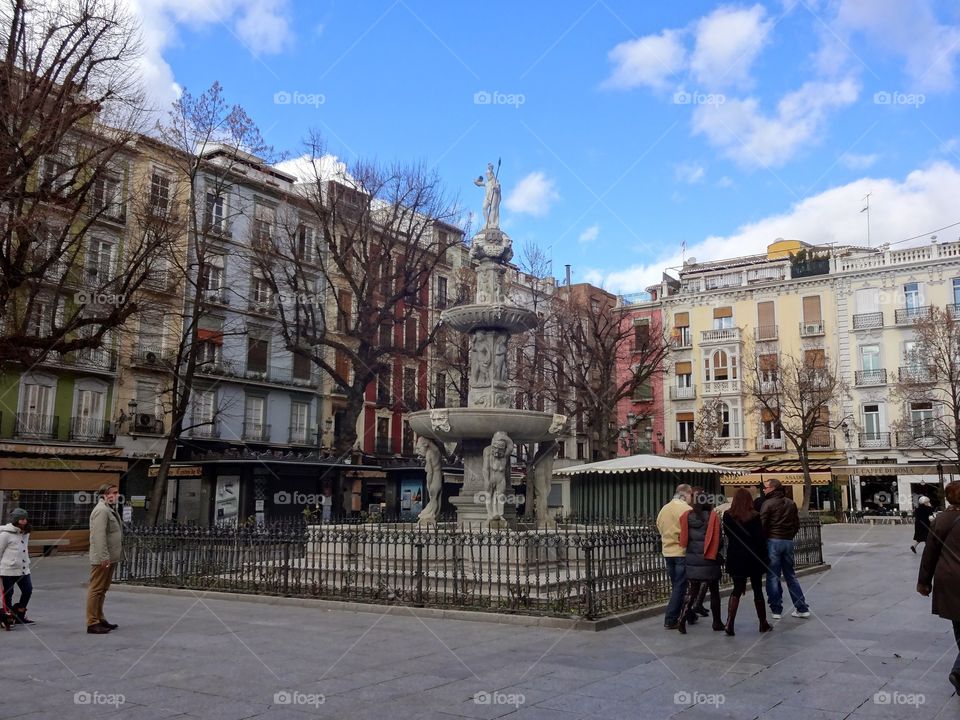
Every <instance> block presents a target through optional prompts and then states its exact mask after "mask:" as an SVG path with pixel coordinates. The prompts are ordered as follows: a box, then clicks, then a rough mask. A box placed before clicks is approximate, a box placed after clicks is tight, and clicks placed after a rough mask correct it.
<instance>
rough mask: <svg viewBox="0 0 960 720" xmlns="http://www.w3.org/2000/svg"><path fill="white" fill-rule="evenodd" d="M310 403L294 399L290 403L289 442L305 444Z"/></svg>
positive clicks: (307, 434)
mask: <svg viewBox="0 0 960 720" xmlns="http://www.w3.org/2000/svg"><path fill="white" fill-rule="evenodd" d="M309 423H310V403H305V402H297V401H294V402H292V403H290V442H291V443H300V444H306V443H307V442H309V440H308V437H309V434H310V433H309Z"/></svg>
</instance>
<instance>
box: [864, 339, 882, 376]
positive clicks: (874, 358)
mask: <svg viewBox="0 0 960 720" xmlns="http://www.w3.org/2000/svg"><path fill="white" fill-rule="evenodd" d="M860 369H861V370H880V369H881V367H880V346H879V345H861V346H860Z"/></svg>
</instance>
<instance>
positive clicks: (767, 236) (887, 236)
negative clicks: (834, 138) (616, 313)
mask: <svg viewBox="0 0 960 720" xmlns="http://www.w3.org/2000/svg"><path fill="white" fill-rule="evenodd" d="M868 192H869V193H872V194H871V197H870V199H871V203H870V226H871V240H872V243H873V245H874V246H876V245H879V244H882V243H887V242H897V241H898V240H903V239H904V238H908V237H913V236H914V235H918V234H920V233H924V232H926V231H928V230H934V229H936V228H938V227H942V226H943V225H947V224H949V223H951V222H954V221H956V219H957V217H956V212H957V211H956V198H957V197H958V196H960V166H956V165H951V164H949V163H946V162H937V163H934V164H932V165H930V166H929V167H926V168H924V169H920V170H914V171H913V172H911V173H910V174H909V175H907V177H906V178H904V179H903V180H902V181H900V180H896V179H893V178H861V179H859V180H856V181H854V182H851V183H847V184H846V185H842V186H839V187H835V188H831V189H829V190H826V191H824V192H822V193H820V194H819V195H814V196H812V197H809V198H806V199H805V200H802V201H800V202H798V203H795V204H794V205H793V206H791V207H790V208H789V209H788V210H786V211H785V212H783V213H779V214H776V215H771V216H769V217H766V218H763V219H761V220H758V221H757V222H754V223H749V224H747V225H743V226H741V227H739V228H737V231H736V232H735V233H733V234H731V235H725V236H717V235H714V236H710V237H707V238H705V239H703V240H701V241H700V242H698V243H695V244H692V245H691V246H690V247H688V248H687V258H690V257H695V258H697V260H699V261H706V260H718V259H723V258H731V257H739V256H741V255H750V254H753V253H762V252H764V251H765V250H766V247H767V245H769V244H770V243H772V242H773V241H774V240H776V239H777V238H778V237H784V238H795V239H797V240H802V241H804V242H807V243H810V244H812V245H822V244H826V243H839V244H845V245H864V244H866V218H865V216H864V215H863V214H861V213H860V209H861V207H862V206H863V204H862V198H863V196H864V195H866V194H867V193H868ZM958 235H960V233H958V232H957V229H956V228H952V229H951V230H949V231H945V232H944V233H940V238H939V239H940V241H941V242H950V241H954V240H957V239H958ZM927 242H929V240H928V239H927V238H922V239H918V240H916V241H914V242H913V243H911V244H914V245H917V244H925V243H927ZM900 247H904V246H903V245H901V246H900ZM680 264H681V254H680V252H679V248H677V250H676V251H675V252H673V253H670V254H665V255H663V256H661V257H659V258H656V259H654V260H653V261H651V262H650V263H648V264H645V265H635V266H633V267H629V268H626V269H623V270H616V271H614V272H610V273H607V274H606V275H604V276H603V277H602V278H601V280H600V282H598V283H595V284H597V285H604V286H605V287H606V288H607V289H608V290H610V291H612V292H622V293H626V292H635V291H638V290H643V289H644V288H645V287H647V286H648V285H651V284H653V283H656V282H659V280H660V274H661V273H662V272H663V269H664V268H668V267H679V266H680Z"/></svg>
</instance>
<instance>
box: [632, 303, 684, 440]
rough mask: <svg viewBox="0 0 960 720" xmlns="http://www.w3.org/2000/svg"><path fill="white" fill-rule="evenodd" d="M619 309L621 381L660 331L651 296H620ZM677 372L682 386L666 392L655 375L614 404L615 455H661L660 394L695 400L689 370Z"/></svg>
mask: <svg viewBox="0 0 960 720" xmlns="http://www.w3.org/2000/svg"><path fill="white" fill-rule="evenodd" d="M619 306H620V312H621V313H622V317H621V322H622V323H623V325H624V330H625V335H626V337H627V345H628V348H627V352H626V353H624V354H623V355H622V356H621V358H620V363H619V367H618V370H617V375H618V377H619V378H625V377H626V376H627V373H629V372H632V371H633V367H634V365H635V363H636V362H637V361H638V360H640V359H641V355H640V353H641V352H642V350H641V348H643V347H644V346H646V345H647V344H648V343H649V342H654V343H656V342H659V337H660V336H661V335H662V334H663V331H664V322H663V309H662V307H661V303H660V302H659V301H658V300H654V295H653V294H652V293H649V292H642V293H633V294H631V295H622V296H620V298H619ZM671 367H673V366H671ZM680 370H681V371H683V372H684V378H683V382H684V383H686V384H684V385H682V386H670V387H669V388H667V386H666V384H665V383H664V382H663V377H662V375H660V374H656V375H655V376H654V377H652V378H651V379H650V380H649V381H647V382H645V383H643V384H641V385H638V386H637V389H636V392H634V393H633V395H632V396H631V397H628V398H624V399H623V400H621V401H620V402H619V403H618V404H617V423H618V427H619V438H618V442H619V444H618V447H617V455H620V456H629V455H637V454H653V455H657V454H661V453H664V452H665V450H666V443H667V435H666V413H665V412H664V393H665V392H669V393H670V395H671V398H672V399H675V400H683V399H686V398H687V397H688V396H689V397H690V398H693V397H694V396H695V395H694V387H693V384H692V382H693V381H692V375H691V374H690V372H692V370H690V372H687V370H688V368H687V367H686V366H685V365H681V366H680ZM621 381H622V380H621Z"/></svg>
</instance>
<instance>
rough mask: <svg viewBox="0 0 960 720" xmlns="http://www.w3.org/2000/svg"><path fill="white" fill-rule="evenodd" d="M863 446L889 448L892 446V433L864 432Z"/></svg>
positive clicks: (862, 435)
mask: <svg viewBox="0 0 960 720" xmlns="http://www.w3.org/2000/svg"><path fill="white" fill-rule="evenodd" d="M860 447H861V448H888V447H890V433H888V432H862V433H860Z"/></svg>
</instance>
